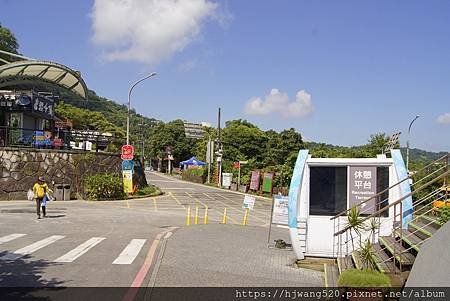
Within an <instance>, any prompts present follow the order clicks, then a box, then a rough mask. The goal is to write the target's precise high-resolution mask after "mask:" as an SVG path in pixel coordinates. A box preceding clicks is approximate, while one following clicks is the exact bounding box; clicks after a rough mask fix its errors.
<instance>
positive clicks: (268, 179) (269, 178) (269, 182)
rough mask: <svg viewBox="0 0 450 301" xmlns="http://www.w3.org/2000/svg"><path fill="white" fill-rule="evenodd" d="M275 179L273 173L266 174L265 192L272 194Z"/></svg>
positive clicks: (264, 181) (263, 189)
mask: <svg viewBox="0 0 450 301" xmlns="http://www.w3.org/2000/svg"><path fill="white" fill-rule="evenodd" d="M273 177H274V173H273V172H267V173H265V174H264V178H263V185H262V186H263V188H262V191H263V192H272V185H273Z"/></svg>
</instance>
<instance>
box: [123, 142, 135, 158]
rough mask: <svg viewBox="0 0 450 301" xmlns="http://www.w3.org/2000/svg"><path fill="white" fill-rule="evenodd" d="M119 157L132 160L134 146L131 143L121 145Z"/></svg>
mask: <svg viewBox="0 0 450 301" xmlns="http://www.w3.org/2000/svg"><path fill="white" fill-rule="evenodd" d="M121 158H122V160H133V158H134V147H133V146H132V145H123V146H122V156H121Z"/></svg>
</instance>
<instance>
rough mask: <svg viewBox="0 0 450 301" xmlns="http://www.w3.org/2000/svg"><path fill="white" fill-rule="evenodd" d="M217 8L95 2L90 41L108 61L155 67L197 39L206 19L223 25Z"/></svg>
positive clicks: (202, 1) (162, 1)
mask: <svg viewBox="0 0 450 301" xmlns="http://www.w3.org/2000/svg"><path fill="white" fill-rule="evenodd" d="M217 9H218V4H216V3H213V2H211V1H209V0H95V3H94V6H93V7H92V12H91V18H92V21H93V25H92V27H93V42H94V43H95V44H97V45H98V46H100V47H101V48H102V50H103V57H104V58H105V59H107V60H130V61H138V62H143V63H149V64H155V63H158V62H160V61H162V60H164V59H167V58H169V57H171V56H172V55H173V54H175V53H176V52H180V51H182V50H183V49H184V48H185V47H186V46H187V45H188V44H189V43H191V42H192V41H193V40H194V39H195V38H196V37H198V36H199V34H200V33H201V29H202V25H203V23H204V22H205V20H206V19H208V18H209V19H211V20H214V21H215V22H218V23H220V24H221V23H222V22H224V21H223V18H224V17H220V14H219V13H218V12H217ZM230 18H231V17H230Z"/></svg>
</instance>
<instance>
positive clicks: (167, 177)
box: [146, 171, 272, 201]
mask: <svg viewBox="0 0 450 301" xmlns="http://www.w3.org/2000/svg"><path fill="white" fill-rule="evenodd" d="M146 173H149V174H152V173H153V174H155V175H158V176H161V177H163V178H166V179H171V180H173V179H176V180H178V181H181V182H185V183H189V184H192V185H195V186H200V187H206V188H211V189H214V190H217V191H226V192H231V193H234V194H240V195H248V196H253V197H257V198H260V199H265V200H268V201H272V199H271V198H268V197H265V196H259V195H254V194H250V193H243V192H240V191H234V190H227V189H222V188H219V187H214V186H209V185H205V184H199V183H194V182H189V181H185V180H182V179H178V178H175V177H172V176H167V175H165V174H162V173H159V172H150V171H146ZM150 182H151V181H150ZM161 189H162V188H161Z"/></svg>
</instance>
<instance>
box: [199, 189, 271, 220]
mask: <svg viewBox="0 0 450 301" xmlns="http://www.w3.org/2000/svg"><path fill="white" fill-rule="evenodd" d="M204 194H205V195H206V196H207V197H208V198H210V199H212V200H215V201H216V202H219V203H221V204H223V205H225V206H228V205H227V204H225V203H224V202H222V201H219V200H217V199H214V198H212V197H210V196H209V195H208V194H206V193H204ZM229 208H231V209H234V210H236V211H239V212H242V210H243V209H242V208H239V209H236V208H234V207H232V206H230V207H229ZM254 213H255V214H251V215H250V217H253V218H256V219H258V220H260V221H262V222H264V223H267V220H265V219H262V218H260V217H258V216H256V212H254ZM269 217H270V215H269Z"/></svg>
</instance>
